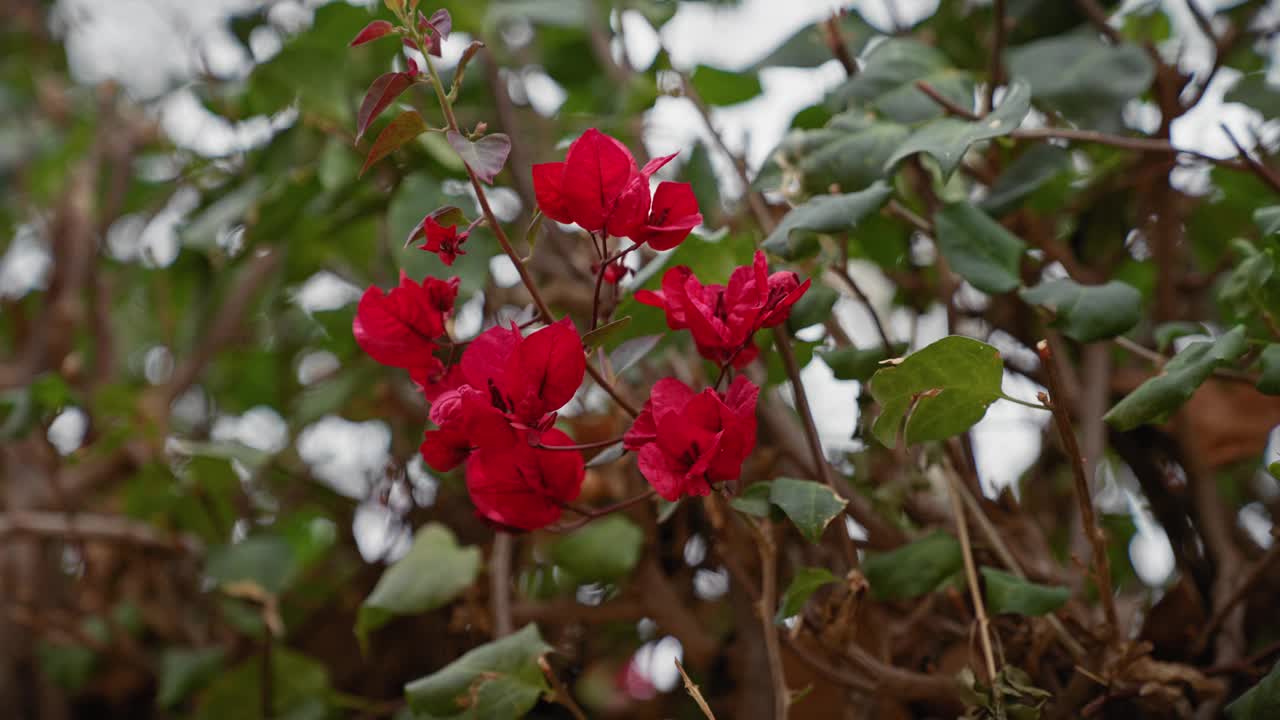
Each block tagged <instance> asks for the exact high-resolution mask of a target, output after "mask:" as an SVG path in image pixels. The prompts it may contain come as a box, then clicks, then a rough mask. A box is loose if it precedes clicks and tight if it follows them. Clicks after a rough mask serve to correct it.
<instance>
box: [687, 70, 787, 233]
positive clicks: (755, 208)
mask: <svg viewBox="0 0 1280 720" xmlns="http://www.w3.org/2000/svg"><path fill="white" fill-rule="evenodd" d="M680 84H681V87H683V88H684V95H685V97H687V98H689V101H690V102H692V103H693V106H694V108H696V109H697V111H698V115H699V116H701V117H702V124H703V125H705V126H706V128H707V132H708V133H710V135H711V139H712V140H713V141H714V142H715V144H716V147H718V148H720V151H721V152H723V153H724V154H725V155H728V156H729V160H730V161H731V162H732V163H733V169H734V171H736V172H737V174H738V181H739V182H741V183H742V194H743V197H745V198H746V199H747V205H749V206H750V207H751V212H752V213H753V214H754V215H755V216H756V220H757V221H758V222H759V223H760V227H762V228H764V229H765V231H766V232H767V231H769V230H771V229H773V218H772V216H770V215H769V208H768V206H766V205H765V202H764V197H763V196H762V195H761V194H760V193H758V192H756V191H755V190H752V189H751V176H750V174H749V173H748V172H747V161H746V158H743V157H742V156H741V155H738V154H737V153H735V152H733V151H732V150H730V149H729V146H728V145H726V144H725V142H724V137H723V136H722V135H721V134H720V132H719V131H718V130H716V127H715V123H713V122H711V108H710V107H709V106H708V105H707V103H706V101H704V100H703V99H702V96H701V95H699V94H698V90H697V89H696V88H694V86H693V83H692V82H690V80H689V76H688V75H686V74H684V73H681V74H680Z"/></svg>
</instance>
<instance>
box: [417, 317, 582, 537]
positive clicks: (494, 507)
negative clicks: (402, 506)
mask: <svg viewBox="0 0 1280 720" xmlns="http://www.w3.org/2000/svg"><path fill="white" fill-rule="evenodd" d="M458 367H459V368H460V370H459V373H458V374H457V375H453V374H452V372H451V373H450V374H448V375H445V376H444V377H443V378H441V379H440V380H439V381H437V383H436V384H435V385H432V386H430V388H431V390H432V391H433V392H435V394H436V397H435V398H434V399H433V401H432V405H431V421H432V422H434V423H435V424H436V425H437V426H439V429H438V430H429V431H427V433H426V436H425V438H424V439H423V442H422V447H421V451H422V457H423V459H424V460H426V462H427V464H428V465H430V466H431V467H432V468H434V469H436V470H440V471H445V470H450V469H452V468H454V467H457V466H458V465H459V464H461V463H462V462H463V461H466V463H467V487H468V489H469V490H470V491H471V496H472V501H473V502H474V503H475V505H476V508H477V510H479V511H480V513H481V514H482V515H483V516H484V517H486V518H488V519H490V520H491V521H493V522H496V523H500V524H503V525H509V526H511V527H516V528H522V529H526V530H529V529H533V528H535V527H541V526H542V525H546V524H548V523H550V522H552V521H554V520H555V519H556V518H557V517H559V511H560V507H561V506H562V505H563V504H564V502H567V501H568V500H571V499H572V498H573V497H576V496H577V493H578V488H579V487H580V486H581V484H582V474H583V462H582V456H581V454H579V453H577V452H573V451H563V450H557V451H551V450H541V449H538V448H537V447H536V446H537V445H569V444H572V442H571V441H570V440H569V439H568V437H567V436H565V435H564V433H562V432H560V431H558V430H556V429H554V428H553V427H552V425H553V424H554V423H555V419H556V411H557V410H559V409H560V408H561V407H563V406H564V404H565V403H567V402H569V400H570V399H572V398H573V395H574V393H575V392H577V390H578V387H579V386H580V385H581V384H582V379H583V376H584V375H585V373H586V358H585V357H584V355H583V352H582V338H581V337H580V336H579V335H578V331H577V329H576V328H574V326H573V324H572V322H570V321H569V319H568V318H565V319H564V320H561V321H560V322H557V323H555V324H553V325H549V326H547V327H545V328H542V329H541V330H538V331H536V332H534V333H531V334H530V335H529V336H528V337H523V336H521V334H520V330H519V329H518V328H516V327H515V325H514V324H513V325H512V326H511V327H509V328H504V327H501V326H497V327H492V328H489V329H488V330H486V331H485V332H483V333H481V334H480V335H479V336H478V337H476V339H475V340H472V341H471V343H470V344H469V345H468V346H467V350H466V352H464V353H463V355H462V362H461V363H460V364H459V366H458ZM450 385H452V386H453V387H449V388H448V389H442V388H445V387H448V386H450ZM424 387H426V383H424ZM551 456H555V457H551ZM531 498H532V499H531ZM553 509H554V513H553V512H552V510H553ZM547 518H549V519H547Z"/></svg>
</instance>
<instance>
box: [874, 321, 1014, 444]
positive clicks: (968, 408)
mask: <svg viewBox="0 0 1280 720" xmlns="http://www.w3.org/2000/svg"><path fill="white" fill-rule="evenodd" d="M1003 378H1004V364H1003V363H1002V362H1001V360H1000V353H999V352H998V351H997V350H996V349H995V348H993V347H991V346H990V345H987V344H985V343H981V342H978V341H977V340H974V339H972V338H967V337H963V336H961V335H951V336H949V337H945V338H942V339H941V340H939V341H937V342H935V343H933V344H931V345H929V346H927V347H924V348H921V349H920V350H917V351H916V352H914V353H912V354H910V355H908V356H907V357H906V358H904V359H903V360H901V361H900V362H898V363H897V364H894V365H889V366H887V367H883V368H881V369H880V370H879V371H878V372H876V374H875V375H874V376H872V378H871V395H872V397H874V398H875V399H876V402H878V403H880V407H881V410H880V417H878V418H876V422H875V425H874V426H872V432H873V433H875V436H876V437H877V438H879V440H880V442H882V443H884V444H885V445H886V446H888V447H894V446H896V445H897V441H898V429H899V428H900V427H902V423H903V421H904V420H905V421H906V423H907V425H906V442H907V443H908V444H911V445H914V444H915V443H919V442H927V441H930V440H944V439H946V438H949V437H951V436H952V435H957V434H959V433H962V432H964V431H965V430H968V429H969V428H970V427H972V426H973V425H974V423H976V422H978V421H979V420H981V419H982V416H983V415H986V414H987V407H988V406H989V405H991V403H993V402H995V401H996V399H997V398H999V397H1000V396H1001V393H1000V382H1001V380H1002V379H1003ZM913 403H914V405H915V408H914V410H913V409H912V404H913ZM908 411H910V412H911V415H910V417H907V412H908Z"/></svg>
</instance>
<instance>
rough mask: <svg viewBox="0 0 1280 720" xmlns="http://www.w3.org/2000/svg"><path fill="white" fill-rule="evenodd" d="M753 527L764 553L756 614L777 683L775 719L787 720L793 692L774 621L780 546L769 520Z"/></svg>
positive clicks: (757, 541) (772, 674) (775, 684)
mask: <svg viewBox="0 0 1280 720" xmlns="http://www.w3.org/2000/svg"><path fill="white" fill-rule="evenodd" d="M751 527H752V529H754V530H755V531H756V533H755V534H756V546H757V547H758V548H759V552H760V597H759V599H757V600H756V613H757V614H758V615H759V616H760V629H761V630H762V631H764V649H765V655H766V657H767V658H768V660H769V677H770V678H772V680H773V717H774V718H775V720H786V717H787V708H788V706H790V705H791V691H790V690H788V689H787V676H786V672H785V670H784V669H783V666H782V647H781V645H780V644H779V643H778V626H777V624H775V623H774V621H773V615H774V613H775V612H776V611H777V604H778V546H777V544H776V543H775V542H774V539H773V525H772V524H771V523H770V522H769V521H768V519H765V520H762V521H761V522H760V523H759V525H758V526H756V525H752V526H751Z"/></svg>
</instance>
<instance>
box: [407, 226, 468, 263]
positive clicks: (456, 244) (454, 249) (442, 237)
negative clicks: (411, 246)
mask: <svg viewBox="0 0 1280 720" xmlns="http://www.w3.org/2000/svg"><path fill="white" fill-rule="evenodd" d="M419 234H421V235H423V236H425V237H426V239H427V241H426V242H425V243H423V244H422V245H419V246H418V249H419V250H426V251H427V252H433V253H435V254H436V255H437V256H438V257H439V258H440V261H441V262H443V263H444V264H445V265H452V264H453V261H454V260H456V259H457V258H458V256H459V255H466V254H467V252H466V251H465V250H463V249H462V243H464V242H466V241H467V238H468V237H470V235H471V230H470V229H466V230H463V231H462V232H458V226H457V225H450V226H449V227H445V226H443V225H441V224H440V223H438V222H436V219H435V218H434V217H431V216H430V215H428V216H427V217H426V218H424V219H423V220H422V230H421V232H420V233H419Z"/></svg>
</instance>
